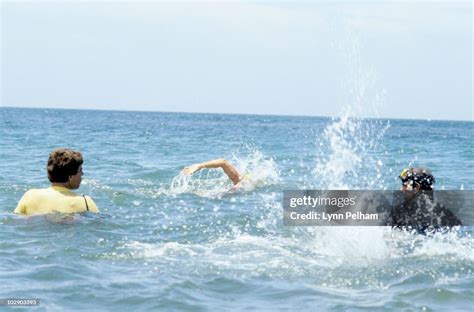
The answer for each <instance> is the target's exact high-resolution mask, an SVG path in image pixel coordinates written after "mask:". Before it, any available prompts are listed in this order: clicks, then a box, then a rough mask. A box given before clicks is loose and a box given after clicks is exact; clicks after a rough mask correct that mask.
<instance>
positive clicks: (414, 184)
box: [399, 168, 436, 191]
mask: <svg viewBox="0 0 474 312" xmlns="http://www.w3.org/2000/svg"><path fill="white" fill-rule="evenodd" d="M399 178H400V180H401V181H402V190H426V191H431V190H433V184H434V183H435V182H436V180H435V178H434V176H433V174H432V173H431V170H429V169H428V168H407V169H403V171H402V172H401V173H400V175H399Z"/></svg>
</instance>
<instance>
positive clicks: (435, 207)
mask: <svg viewBox="0 0 474 312" xmlns="http://www.w3.org/2000/svg"><path fill="white" fill-rule="evenodd" d="M387 225H390V226H392V227H395V228H401V229H408V230H416V231H417V232H418V233H422V234H424V233H426V232H427V231H437V230H445V229H447V228H450V227H453V226H457V225H462V223H461V221H460V220H459V219H458V218H457V217H456V215H455V214H454V213H453V212H452V211H451V210H449V209H447V208H446V207H445V206H443V205H441V204H440V203H437V202H435V201H434V199H433V191H420V192H418V193H416V194H411V195H405V196H404V199H403V201H402V203H401V204H399V205H396V206H394V207H393V208H392V210H391V212H390V216H389V218H388V220H387Z"/></svg>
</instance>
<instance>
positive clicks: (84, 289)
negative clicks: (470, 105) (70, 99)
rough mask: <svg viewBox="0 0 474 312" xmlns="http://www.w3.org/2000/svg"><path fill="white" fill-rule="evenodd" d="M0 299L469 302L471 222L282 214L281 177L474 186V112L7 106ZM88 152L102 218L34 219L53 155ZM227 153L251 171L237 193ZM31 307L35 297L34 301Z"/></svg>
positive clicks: (204, 306) (262, 305)
mask: <svg viewBox="0 0 474 312" xmlns="http://www.w3.org/2000/svg"><path fill="white" fill-rule="evenodd" d="M0 113H1V125H0V160H1V162H0V246H1V248H0V280H1V286H0V299H2V298H38V299H40V305H39V306H37V307H35V308H34V309H36V310H38V311H45V310H48V311H58V310H90V311H94V310H108V311H112V310H114V311H150V310H173V311H174V310H189V311H209V310H211V311H229V310H234V311H235V310H237V311H238V310H245V311H248V310H259V311H260V310H264V311H265V310H268V311H278V310H309V311H315V310H329V311H341V310H342V311H344V310H347V311H380V310H387V311H399V310H406V311H455V310H461V311H463V310H464V311H468V310H470V308H472V306H473V303H474V302H473V297H474V277H473V270H474V253H473V238H472V233H473V231H472V230H473V229H472V227H464V228H461V229H458V230H456V231H452V232H449V233H437V234H435V235H428V236H422V235H413V234H410V233H407V232H401V231H397V230H392V229H391V228H388V227H337V228H336V227H285V226H283V220H282V196H283V190H288V189H347V188H350V189H371V190H377V189H388V190H390V189H398V188H399V181H398V178H397V176H398V174H399V172H400V171H401V170H402V169H403V168H404V167H407V166H426V167H429V168H431V169H432V171H433V173H434V175H435V176H436V179H437V183H436V189H446V190H459V189H464V190H472V189H474V148H473V147H474V143H473V133H474V131H473V130H474V124H473V122H455V121H428V120H380V119H359V118H349V117H347V116H342V117H340V118H335V119H331V118H319V117H288V116H252V115H218V114H184V113H158V112H156V113H155V112H154V113H150V112H116V111H88V110H53V109H17V108H0ZM57 147H70V148H73V149H77V150H80V151H81V152H82V153H83V156H84V160H85V163H84V165H83V168H84V177H83V184H82V185H81V188H80V189H79V192H80V193H84V194H88V195H90V196H92V197H93V198H94V200H95V201H96V203H97V205H98V207H99V209H100V210H101V214H100V215H94V214H83V215H76V216H74V218H73V219H72V220H69V221H64V220H63V219H62V218H61V217H60V216H56V215H54V216H49V217H30V218H24V217H20V216H16V215H14V214H12V211H13V209H14V208H15V206H16V203H17V202H18V200H19V199H20V197H21V196H22V194H23V193H24V192H25V191H26V190H27V189H30V188H42V187H47V186H48V181H47V177H46V172H45V167H46V160H47V156H48V154H49V152H50V151H51V150H52V149H54V148H57ZM222 157H223V158H226V159H228V160H229V161H231V162H232V163H233V164H234V165H235V166H236V167H237V168H238V169H239V171H241V172H242V173H251V183H249V184H248V185H246V187H244V188H243V189H242V190H239V191H237V192H228V190H229V189H230V188H231V183H230V182H229V181H228V180H227V179H226V177H225V175H224V174H223V173H222V172H221V171H219V170H208V171H201V172H199V173H197V174H195V175H194V176H192V177H183V176H181V175H180V170H181V169H182V168H183V167H184V166H186V165H190V164H193V163H196V162H202V161H205V160H209V159H213V158H222ZM28 310H30V308H28Z"/></svg>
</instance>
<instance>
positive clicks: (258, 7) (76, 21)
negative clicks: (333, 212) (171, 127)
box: [1, 1, 473, 120]
mask: <svg viewBox="0 0 474 312" xmlns="http://www.w3.org/2000/svg"><path fill="white" fill-rule="evenodd" d="M1 21H2V22H1V59H2V64H1V87H2V89H1V104H2V106H21V107H23V106H25V107H58V108H59V107H61V108H85V109H89V108H93V109H116V110H156V111H176V112H213V113H247V114H285V115H316V116H337V115H339V114H340V112H341V111H342V110H343V108H344V107H345V106H346V107H351V108H352V110H353V112H354V113H355V114H358V115H362V116H372V117H373V116H378V117H387V118H422V119H454V120H460V119H461V120H473V97H472V90H473V81H472V73H473V64H472V57H473V30H472V29H473V24H472V3H471V2H470V1H468V2H453V1H445V2H442V3H433V2H425V1H421V2H420V1H417V2H409V1H391V2H388V1H383V2H380V1H378V2H374V1H364V2H356V1H345V2H339V1H330V2H329V1H328V2H322V1H312V2H311V1H303V2H297V3H288V2H276V1H259V2H257V1H254V2H250V1H239V2H237V1H220V2H209V1H208V2H198V1H191V2H189V1H188V2H163V1H161V2H160V1H145V2H113V1H55V2H41V1H35V2H18V1H3V2H2V7H1Z"/></svg>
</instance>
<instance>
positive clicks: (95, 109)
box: [0, 105, 474, 122]
mask: <svg viewBox="0 0 474 312" xmlns="http://www.w3.org/2000/svg"><path fill="white" fill-rule="evenodd" d="M1 108H19V109H22V108H24V109H57V110H80V111H102V112H135V113H172V114H201V115H204V114H207V115H237V116H239V115H244V116H272V117H306V118H307V117H314V118H328V119H334V118H341V116H337V115H335V116H323V115H298V114H295V115H287V114H259V113H218V112H180V111H160V110H134V109H104V108H76V107H35V106H3V105H0V109H1ZM349 117H353V118H360V119H379V120H411V121H416V120H418V121H451V122H452V121H458V122H474V120H473V119H472V118H471V119H470V120H469V119H437V118H435V119H433V118H426V119H421V118H399V117H391V118H390V117H357V116H349Z"/></svg>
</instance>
